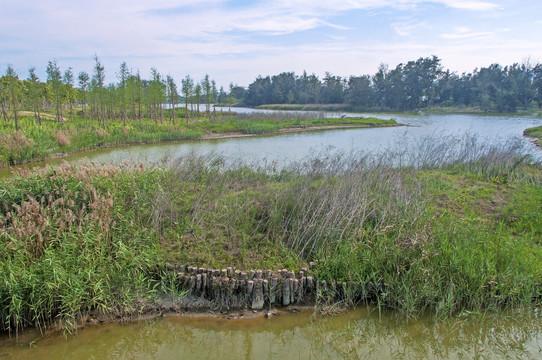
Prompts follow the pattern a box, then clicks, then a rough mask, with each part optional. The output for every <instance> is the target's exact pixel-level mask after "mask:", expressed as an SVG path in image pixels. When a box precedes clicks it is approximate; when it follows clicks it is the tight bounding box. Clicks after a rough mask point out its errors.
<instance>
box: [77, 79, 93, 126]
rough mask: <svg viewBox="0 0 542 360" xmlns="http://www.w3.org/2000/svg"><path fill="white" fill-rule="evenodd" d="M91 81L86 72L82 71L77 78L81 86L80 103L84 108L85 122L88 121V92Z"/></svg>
mask: <svg viewBox="0 0 542 360" xmlns="http://www.w3.org/2000/svg"><path fill="white" fill-rule="evenodd" d="M89 79H90V77H89V76H88V74H87V73H86V72H84V71H81V72H80V73H79V75H78V76H77V80H78V85H79V101H80V102H81V106H82V107H83V116H84V117H85V121H87V92H88V87H89Z"/></svg>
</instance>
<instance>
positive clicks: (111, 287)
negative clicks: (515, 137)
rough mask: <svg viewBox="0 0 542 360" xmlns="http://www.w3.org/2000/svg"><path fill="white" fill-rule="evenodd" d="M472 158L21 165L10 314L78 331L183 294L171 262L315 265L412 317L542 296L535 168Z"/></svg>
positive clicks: (1, 243)
mask: <svg viewBox="0 0 542 360" xmlns="http://www.w3.org/2000/svg"><path fill="white" fill-rule="evenodd" d="M112 132H113V130H112ZM467 143H469V144H471V145H470V146H474V145H472V144H473V143H472V142H471V141H467ZM470 150H473V149H472V148H471V149H470ZM421 151H422V152H423V153H427V151H425V150H423V149H422V150H421ZM469 153H471V154H477V155H476V157H475V158H471V159H469V160H468V161H467V160H465V161H463V162H461V163H458V162H457V161H456V160H454V159H447V160H446V161H445V162H444V163H442V162H441V163H439V164H438V165H431V164H434V163H433V162H432V160H431V159H427V158H426V159H425V160H424V161H425V163H422V164H420V165H419V166H418V167H416V168H393V167H391V166H389V164H387V163H386V162H385V161H384V160H383V159H378V158H376V159H375V158H372V157H370V156H366V157H364V156H362V155H361V154H350V155H345V154H337V155H333V154H327V156H322V154H320V155H319V156H318V157H315V158H314V159H308V160H306V161H305V162H304V163H302V164H295V165H293V166H292V167H290V168H287V169H282V170H280V171H277V170H276V169H274V168H272V167H266V166H265V165H262V166H260V167H259V168H251V167H248V166H246V165H244V164H239V165H237V166H235V165H231V164H229V165H228V166H226V163H225V161H224V160H223V159H221V158H216V157H210V158H201V157H197V156H195V155H192V156H187V157H184V158H181V159H178V160H177V161H176V162H175V163H174V164H172V167H171V168H168V169H152V168H151V169H145V168H144V167H142V166H139V165H134V166H124V167H114V166H106V165H101V166H98V165H89V164H82V165H70V164H64V165H62V166H59V167H56V168H47V169H44V170H40V171H38V172H22V173H20V174H19V175H17V176H15V177H13V178H11V179H7V180H3V181H1V183H0V254H1V255H0V321H1V322H2V325H3V327H4V329H16V328H18V327H21V326H25V325H35V326H38V327H41V326H44V325H46V324H47V323H48V322H50V321H53V320H54V319H61V320H63V321H65V324H67V325H68V326H69V324H75V323H76V321H77V319H78V318H79V317H80V316H82V315H84V314H87V313H88V312H91V311H102V312H107V313H111V312H119V313H122V312H125V311H128V312H130V311H135V310H136V308H135V307H136V306H135V304H136V303H138V304H141V303H143V304H145V303H146V302H145V301H143V302H141V299H147V301H152V299H153V298H154V297H156V296H158V295H157V294H158V293H160V292H167V293H171V294H173V295H175V296H177V297H178V296H182V295H183V294H182V293H179V291H178V289H177V288H176V287H175V285H174V284H175V279H174V278H170V277H168V276H164V275H163V269H164V266H165V263H166V262H169V263H173V264H181V263H182V264H191V265H194V266H201V267H215V268H224V267H226V266H234V267H236V268H241V269H254V268H270V269H282V268H288V269H297V268H300V267H301V266H302V265H303V264H306V263H307V262H309V261H317V262H318V266H317V267H316V269H315V270H314V271H315V274H314V275H315V276H316V278H318V279H325V280H328V281H332V280H335V281H338V282H339V283H340V282H343V281H344V282H350V281H353V282H355V283H356V284H358V285H356V286H354V287H351V288H350V289H349V291H348V294H347V295H346V296H348V297H350V299H351V300H356V299H357V298H359V297H365V296H368V297H369V299H370V300H372V301H374V302H375V303H377V304H379V305H380V306H385V307H387V308H392V309H396V310H398V311H400V312H402V313H405V314H410V315H415V314H419V313H421V312H425V311H430V312H432V313H434V314H436V315H438V316H442V317H445V316H449V315H453V314H459V313H461V312H463V311H487V310H498V309H503V308H517V307H520V306H530V305H539V304H540V300H541V299H542V263H541V262H540V261H539V259H540V256H542V250H541V248H540V243H539V241H540V238H541V236H542V233H541V229H542V197H541V196H542V195H541V194H542V191H541V185H542V173H541V169H540V166H539V164H529V162H528V161H527V159H526V158H521V157H520V158H518V157H517V155H518V154H517V153H516V152H515V150H514V149H512V150H510V149H509V151H508V153H506V152H505V150H501V151H500V152H498V151H496V150H495V149H491V148H484V150H483V151H482V150H481V149H478V150H477V151H469ZM490 155H491V156H490ZM433 156H435V157H437V158H439V159H441V158H442V156H441V154H438V153H437V154H433ZM424 164H425V165H424ZM496 176H498V177H499V179H506V181H496V180H495V179H496Z"/></svg>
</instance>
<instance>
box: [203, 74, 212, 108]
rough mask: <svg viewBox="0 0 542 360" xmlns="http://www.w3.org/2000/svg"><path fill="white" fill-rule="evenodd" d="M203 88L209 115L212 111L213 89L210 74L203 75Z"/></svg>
mask: <svg viewBox="0 0 542 360" xmlns="http://www.w3.org/2000/svg"><path fill="white" fill-rule="evenodd" d="M201 89H202V91H203V96H204V98H205V106H206V111H207V115H208V116H209V115H210V113H211V97H212V96H213V95H212V90H211V80H209V75H207V74H205V76H204V77H203V80H201Z"/></svg>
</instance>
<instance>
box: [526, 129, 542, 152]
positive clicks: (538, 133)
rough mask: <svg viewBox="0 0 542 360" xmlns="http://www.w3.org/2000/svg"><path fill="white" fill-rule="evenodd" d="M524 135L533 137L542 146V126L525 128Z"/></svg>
mask: <svg viewBox="0 0 542 360" xmlns="http://www.w3.org/2000/svg"><path fill="white" fill-rule="evenodd" d="M523 136H526V137H529V138H532V139H533V142H534V144H535V145H536V146H538V147H541V148H542V126H537V127H532V128H528V129H525V131H524V132H523Z"/></svg>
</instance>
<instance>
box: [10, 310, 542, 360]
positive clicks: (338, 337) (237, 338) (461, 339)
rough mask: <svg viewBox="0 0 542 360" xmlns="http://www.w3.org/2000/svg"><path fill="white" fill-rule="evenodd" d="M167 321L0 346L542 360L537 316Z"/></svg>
mask: <svg viewBox="0 0 542 360" xmlns="http://www.w3.org/2000/svg"><path fill="white" fill-rule="evenodd" d="M311 315H312V313H311V312H309V311H305V312H301V313H297V314H291V313H288V312H285V313H281V314H280V315H279V316H276V317H272V318H270V319H266V318H258V319H252V320H217V319H208V318H207V319H182V318H174V317H168V318H164V319H157V320H152V321H142V322H136V323H129V324H124V325H123V324H109V325H103V326H93V327H87V328H85V329H82V330H79V332H78V333H77V334H76V335H74V336H72V335H68V336H63V335H62V334H48V335H46V336H45V337H42V338H40V337H39V334H37V333H36V332H26V333H24V334H23V335H20V336H19V339H18V341H16V340H15V339H13V338H12V339H7V338H3V339H1V340H0V345H1V346H0V359H43V360H47V359H99V360H104V359H221V360H225V359H397V358H402V359H403V358H406V359H421V358H424V359H475V358H477V359H486V358H489V359H502V358H514V359H515V358H520V359H542V322H541V318H540V313H539V311H538V310H532V311H529V312H525V313H522V314H515V315H513V314H500V315H498V316H485V317H483V318H482V317H480V316H479V317H476V318H474V317H459V318H453V319H450V320H446V321H436V320H432V319H431V318H421V319H417V320H406V319H404V318H399V317H397V316H394V315H392V314H387V315H382V314H381V315H379V313H378V311H376V310H374V309H369V308H365V307H363V308H358V309H356V310H351V311H346V312H344V313H341V314H339V315H336V316H330V317H316V318H313V317H312V316H311Z"/></svg>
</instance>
